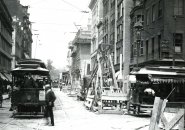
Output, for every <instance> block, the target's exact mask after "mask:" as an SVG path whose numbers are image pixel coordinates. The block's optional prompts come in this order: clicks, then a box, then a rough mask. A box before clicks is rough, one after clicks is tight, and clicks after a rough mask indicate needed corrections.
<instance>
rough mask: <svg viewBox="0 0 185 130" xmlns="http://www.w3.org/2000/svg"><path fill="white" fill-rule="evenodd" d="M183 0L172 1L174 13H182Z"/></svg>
mask: <svg viewBox="0 0 185 130" xmlns="http://www.w3.org/2000/svg"><path fill="white" fill-rule="evenodd" d="M183 1H184V0H175V2H174V15H183V11H184V9H183V7H184V2H183Z"/></svg>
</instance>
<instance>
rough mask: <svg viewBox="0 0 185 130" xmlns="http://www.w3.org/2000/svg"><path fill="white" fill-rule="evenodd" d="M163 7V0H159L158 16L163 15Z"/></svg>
mask: <svg viewBox="0 0 185 130" xmlns="http://www.w3.org/2000/svg"><path fill="white" fill-rule="evenodd" d="M162 9H163V7H162V0H159V6H158V17H161V16H162V11H163V10H162Z"/></svg>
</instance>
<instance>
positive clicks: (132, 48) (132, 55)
mask: <svg viewBox="0 0 185 130" xmlns="http://www.w3.org/2000/svg"><path fill="white" fill-rule="evenodd" d="M130 56H131V59H133V58H134V45H133V44H132V45H131V55H130Z"/></svg>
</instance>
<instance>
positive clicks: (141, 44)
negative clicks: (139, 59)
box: [140, 41, 144, 56]
mask: <svg viewBox="0 0 185 130" xmlns="http://www.w3.org/2000/svg"><path fill="white" fill-rule="evenodd" d="M143 54H144V49H143V41H141V42H140V56H142V55H143Z"/></svg>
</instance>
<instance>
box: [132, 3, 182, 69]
mask: <svg viewBox="0 0 185 130" xmlns="http://www.w3.org/2000/svg"><path fill="white" fill-rule="evenodd" d="M184 4H185V2H184V1H183V0H172V1H164V0H157V1H152V0H147V1H141V0H140V1H139V0H135V7H134V8H133V10H132V13H131V19H132V28H131V30H132V33H131V37H132V47H131V48H132V51H131V59H132V60H131V64H132V65H136V64H137V65H139V66H142V65H144V66H145V65H148V64H150V65H154V64H157V65H159V64H160V65H168V66H184V59H185V51H184V49H183V48H184V47H185V46H184V44H183V43H184V40H185V37H184V32H185V25H184V21H185V18H184V16H185V12H184ZM136 50H137V51H138V53H134V52H137V51H136ZM146 63H147V64H146Z"/></svg>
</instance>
